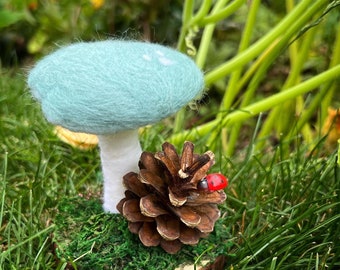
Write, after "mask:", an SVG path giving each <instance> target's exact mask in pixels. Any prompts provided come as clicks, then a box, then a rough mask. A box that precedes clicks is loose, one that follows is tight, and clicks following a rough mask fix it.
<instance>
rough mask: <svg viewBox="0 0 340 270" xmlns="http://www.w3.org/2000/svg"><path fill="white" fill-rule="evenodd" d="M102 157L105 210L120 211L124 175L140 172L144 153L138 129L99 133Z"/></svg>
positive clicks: (123, 190) (123, 189)
mask: <svg viewBox="0 0 340 270" xmlns="http://www.w3.org/2000/svg"><path fill="white" fill-rule="evenodd" d="M98 139H99V147H100V158H101V162H102V171H103V177H104V203H103V208H104V211H106V212H110V213H118V211H117V209H116V206H117V204H118V203H119V201H120V200H121V199H122V198H124V192H125V187H124V185H123V176H124V175H125V174H127V173H128V172H131V171H133V172H138V161H139V158H140V155H141V153H142V149H141V146H140V144H139V139H138V130H128V131H123V132H118V133H115V134H112V135H99V136H98Z"/></svg>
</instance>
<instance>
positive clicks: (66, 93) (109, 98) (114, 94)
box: [28, 40, 204, 135]
mask: <svg viewBox="0 0 340 270" xmlns="http://www.w3.org/2000/svg"><path fill="white" fill-rule="evenodd" d="M28 86H29V88H30V89H31V92H32V94H33V96H34V97H35V98H36V99H37V100H39V101H40V102H41V106H42V110H43V113H44V114H45V117H46V118H47V120H48V121H50V122H51V123H53V124H55V125H61V126H63V127H66V128H68V129H70V130H73V131H77V132H86V133H93V134H100V135H105V134H111V133H115V132H119V131H122V130H130V129H136V128H138V127H141V126H145V125H147V124H151V123H155V122H158V121H160V120H161V119H163V118H166V117H168V116H170V115H172V114H174V113H175V112H176V111H178V110H179V109H180V108H181V107H183V106H184V105H186V104H187V103H189V102H190V101H191V100H193V99H194V98H196V97H198V96H199V95H200V94H201V92H202V90H203V87H204V79H203V74H202V72H201V71H200V70H199V69H198V68H197V66H196V65H195V63H194V62H193V61H192V60H191V59H190V58H189V57H188V56H186V55H185V54H182V53H180V52H178V51H176V50H174V49H171V48H168V47H165V46H162V45H158V44H152V43H146V42H136V41H119V40H107V41H97V42H80V43H75V44H72V45H69V46H66V47H62V48H60V49H59V50H57V51H55V52H54V53H52V54H50V55H48V56H46V57H45V58H43V59H42V60H40V61H39V62H38V63H37V64H36V66H35V67H34V68H33V69H32V70H31V71H30V73H29V76H28Z"/></svg>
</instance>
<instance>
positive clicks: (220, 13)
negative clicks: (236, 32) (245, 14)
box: [198, 0, 246, 26]
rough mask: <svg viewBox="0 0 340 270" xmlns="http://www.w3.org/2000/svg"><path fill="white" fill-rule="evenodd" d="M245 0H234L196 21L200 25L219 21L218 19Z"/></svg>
mask: <svg viewBox="0 0 340 270" xmlns="http://www.w3.org/2000/svg"><path fill="white" fill-rule="evenodd" d="M245 2H246V0H235V1H234V2H232V3H231V4H230V5H228V6H226V7H225V8H223V9H222V10H219V11H218V12H214V13H213V14H211V15H210V16H207V17H205V18H203V19H202V20H200V21H199V22H198V24H199V25H200V26H203V25H207V24H211V23H214V24H215V23H217V22H219V21H221V20H223V19H225V18H227V17H229V16H230V15H231V14H233V13H234V12H235V11H236V10H238V9H239V8H240V7H241V6H242V5H243V4H244V3H245ZM218 4H219V3H217V5H218ZM223 4H224V3H223ZM217 5H216V6H217Z"/></svg>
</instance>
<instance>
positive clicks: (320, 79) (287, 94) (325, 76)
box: [170, 65, 340, 143]
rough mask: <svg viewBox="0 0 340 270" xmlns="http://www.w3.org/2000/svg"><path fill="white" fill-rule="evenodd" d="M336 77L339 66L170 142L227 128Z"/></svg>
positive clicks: (339, 70) (339, 75)
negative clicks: (220, 126)
mask: <svg viewBox="0 0 340 270" xmlns="http://www.w3.org/2000/svg"><path fill="white" fill-rule="evenodd" d="M338 77H340V65H337V66H335V67H333V68H331V69H329V70H326V71H324V72H322V73H320V74H319V75H316V76H315V77H313V78H311V79H309V80H307V81H304V82H302V83H300V84H298V85H296V86H293V87H291V88H289V89H287V90H286V91H284V92H280V93H277V94H275V95H272V96H270V97H268V98H266V99H264V100H261V101H258V102H255V103H253V104H251V105H249V106H246V107H245V108H241V109H240V110H237V111H234V112H232V113H230V114H228V115H226V117H225V118H223V119H215V120H213V121H210V122H209V123H206V124H204V125H201V126H198V127H196V128H194V129H193V130H189V131H183V132H181V133H179V134H175V135H173V136H172V137H171V138H170V141H171V142H173V143H178V142H181V141H182V140H183V139H185V140H193V139H195V136H202V135H204V134H207V133H209V132H211V130H213V129H214V128H217V127H218V126H219V125H222V126H223V127H227V126H229V125H231V124H233V123H236V122H239V121H244V120H246V119H249V118H251V117H254V116H256V115H258V114H259V113H261V112H265V111H267V110H269V109H271V108H273V107H275V106H277V105H279V104H281V103H282V102H283V101H286V100H290V99H292V98H295V97H297V96H299V95H302V94H305V93H308V92H310V91H313V90H316V89H318V87H319V86H320V85H321V84H322V83H325V82H327V81H331V80H334V79H336V78H338Z"/></svg>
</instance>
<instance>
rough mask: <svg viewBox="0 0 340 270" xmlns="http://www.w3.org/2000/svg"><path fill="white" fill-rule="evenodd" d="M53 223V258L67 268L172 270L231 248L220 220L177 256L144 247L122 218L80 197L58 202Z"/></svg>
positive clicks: (161, 250)
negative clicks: (211, 231)
mask: <svg viewBox="0 0 340 270" xmlns="http://www.w3.org/2000/svg"><path fill="white" fill-rule="evenodd" d="M55 223H56V227H57V229H56V230H55V233H54V242H55V246H56V255H57V257H58V259H59V260H60V264H59V265H64V267H65V266H67V267H66V268H74V269H175V268H176V267H178V266H179V265H181V264H183V263H189V264H193V263H194V262H195V261H200V260H202V259H203V257H204V258H205V259H208V260H213V259H214V258H215V257H217V256H218V255H220V254H225V253H226V250H227V247H228V246H230V242H229V240H228V238H229V237H228V236H229V234H228V233H227V232H226V227H225V226H224V225H223V220H222V219H220V220H219V221H218V222H217V223H216V228H215V231H214V232H213V233H211V234H210V236H209V237H208V238H206V239H202V240H201V241H200V243H199V244H198V245H197V246H194V247H192V246H185V247H183V249H182V250H181V251H180V252H179V253H178V254H176V255H170V254H167V253H166V252H164V251H163V249H161V248H159V247H151V248H150V247H145V246H143V245H142V244H141V242H140V241H139V239H138V236H136V235H134V234H131V233H130V231H129V230H128V228H127V222H126V220H125V219H124V218H123V217H122V216H121V215H118V214H106V213H103V211H102V206H101V202H100V200H97V199H96V200H94V199H91V200H87V199H84V198H82V197H77V198H72V199H70V198H65V199H64V200H63V201H61V202H60V204H59V207H58V214H57V216H56V220H55ZM202 255H203V256H202ZM198 258H199V259H198ZM61 268H62V267H61Z"/></svg>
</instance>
